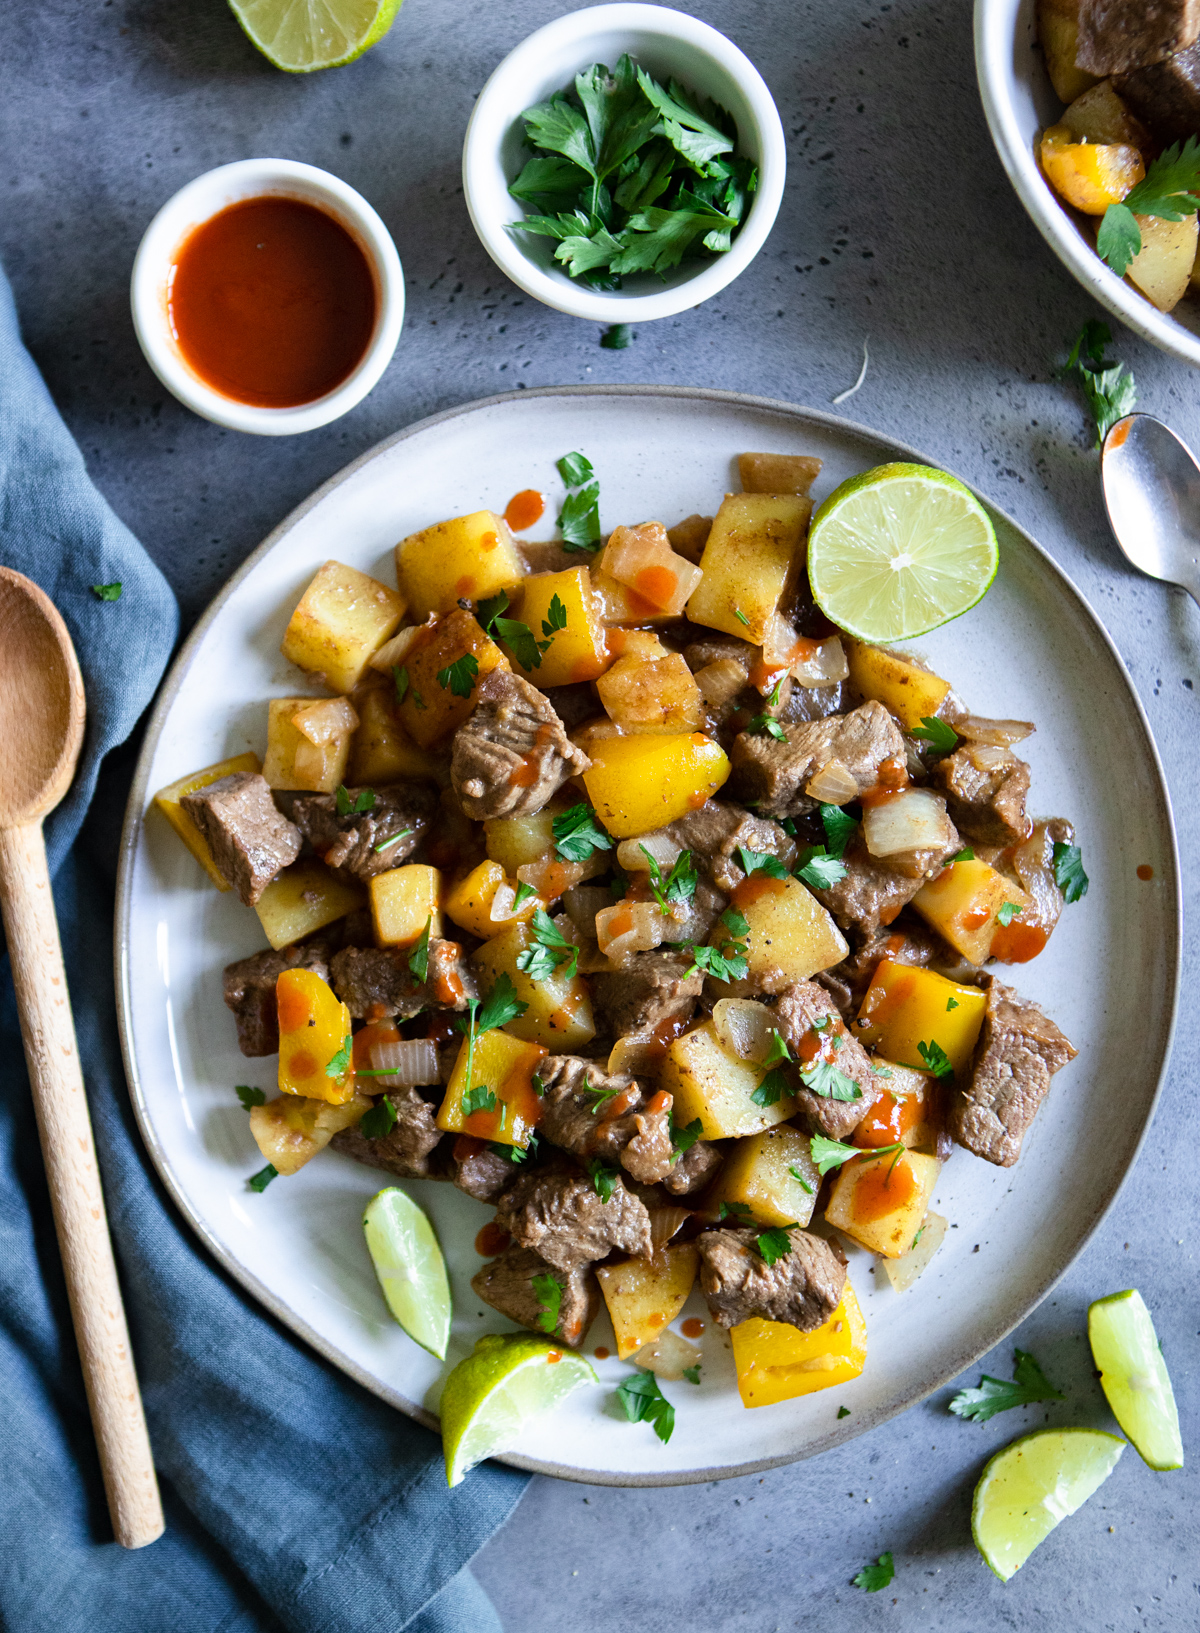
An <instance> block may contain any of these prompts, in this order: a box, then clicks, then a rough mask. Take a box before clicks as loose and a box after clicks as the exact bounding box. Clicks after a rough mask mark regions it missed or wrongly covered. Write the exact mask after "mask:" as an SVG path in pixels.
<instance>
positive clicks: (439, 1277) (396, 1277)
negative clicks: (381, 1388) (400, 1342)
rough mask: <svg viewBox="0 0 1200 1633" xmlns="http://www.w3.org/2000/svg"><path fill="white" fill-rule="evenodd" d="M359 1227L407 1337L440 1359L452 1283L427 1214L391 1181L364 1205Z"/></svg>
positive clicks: (443, 1353) (446, 1336) (443, 1354)
mask: <svg viewBox="0 0 1200 1633" xmlns="http://www.w3.org/2000/svg"><path fill="white" fill-rule="evenodd" d="M363 1230H364V1232H365V1233H366V1238H367V1251H368V1253H370V1255H371V1263H372V1264H373V1265H374V1266H375V1274H376V1275H377V1276H378V1277H379V1285H380V1287H381V1288H382V1289H383V1296H384V1298H385V1299H386V1301H387V1307H388V1309H389V1310H390V1311H391V1312H392V1314H393V1315H394V1316H395V1318H396V1320H397V1321H398V1322H399V1323H400V1325H401V1326H402V1327H403V1328H404V1330H405V1332H406V1333H407V1334H408V1336H409V1337H410V1338H412V1339H415V1341H416V1342H417V1343H418V1344H420V1346H421V1348H422V1349H427V1350H428V1351H429V1353H430V1354H431V1355H436V1356H437V1358H438V1360H439V1361H444V1360H445V1359H446V1342H447V1340H448V1339H449V1337H450V1283H449V1281H448V1280H447V1277H446V1261H445V1259H443V1258H442V1250H441V1248H440V1247H439V1246H438V1243H437V1237H436V1236H435V1235H434V1234H433V1226H432V1225H431V1224H430V1223H429V1219H428V1217H427V1215H426V1214H425V1213H424V1212H423V1210H422V1209H420V1208H418V1207H417V1204H416V1203H415V1202H414V1201H413V1199H412V1197H410V1196H406V1195H405V1193H404V1192H403V1191H401V1190H398V1189H397V1188H396V1186H394V1185H391V1186H389V1187H388V1189H387V1190H386V1191H380V1192H379V1193H378V1195H377V1196H373V1197H372V1198H371V1200H370V1201H369V1202H368V1203H367V1211H366V1212H365V1213H364V1214H363Z"/></svg>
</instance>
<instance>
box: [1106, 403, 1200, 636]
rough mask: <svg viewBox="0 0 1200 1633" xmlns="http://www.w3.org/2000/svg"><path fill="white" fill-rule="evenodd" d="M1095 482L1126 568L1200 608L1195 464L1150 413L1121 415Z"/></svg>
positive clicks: (1198, 474)
mask: <svg viewBox="0 0 1200 1633" xmlns="http://www.w3.org/2000/svg"><path fill="white" fill-rule="evenodd" d="M1100 475H1101V480H1102V481H1103V484H1104V503H1105V507H1106V508H1107V510H1108V520H1109V525H1110V526H1111V528H1112V530H1113V534H1114V536H1115V537H1116V541H1117V543H1118V544H1119V545H1120V547H1121V553H1122V554H1123V555H1124V557H1125V559H1126V561H1128V562H1129V563H1130V564H1131V565H1132V566H1134V567H1136V568H1137V569H1138V571H1139V572H1142V573H1147V574H1148V575H1149V576H1150V577H1151V578H1160V579H1162V580H1163V581H1164V582H1165V583H1167V584H1177V585H1178V586H1179V587H1180V589H1183V590H1186V591H1187V592H1188V594H1189V595H1190V596H1191V597H1192V599H1193V600H1194V601H1195V602H1197V603H1198V604H1200V464H1197V462H1196V456H1195V455H1194V454H1193V453H1192V450H1191V449H1190V448H1189V447H1188V446H1187V444H1186V443H1184V442H1181V441H1180V439H1179V438H1178V437H1177V436H1176V435H1175V433H1174V431H1172V430H1171V428H1170V426H1167V425H1164V424H1163V422H1162V421H1161V420H1156V419H1155V418H1154V416H1153V415H1152V414H1127V415H1126V416H1125V418H1124V419H1123V420H1118V421H1117V423H1116V424H1115V425H1114V426H1113V427H1112V428H1111V430H1110V431H1109V433H1108V435H1107V436H1106V437H1105V439H1104V448H1103V451H1102V452H1101V455H1100Z"/></svg>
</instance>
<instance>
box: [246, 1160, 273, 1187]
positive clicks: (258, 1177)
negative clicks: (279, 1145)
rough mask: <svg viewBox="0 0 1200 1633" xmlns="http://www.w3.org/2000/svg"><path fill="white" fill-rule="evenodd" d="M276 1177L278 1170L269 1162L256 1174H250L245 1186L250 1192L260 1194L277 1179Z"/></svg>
mask: <svg viewBox="0 0 1200 1633" xmlns="http://www.w3.org/2000/svg"><path fill="white" fill-rule="evenodd" d="M278 1176H279V1170H278V1168H276V1166H275V1164H274V1163H273V1162H269V1163H268V1164H267V1166H266V1167H265V1168H260V1169H259V1170H258V1173H257V1174H251V1175H250V1178H249V1179H248V1180H247V1181H246V1184H247V1185H248V1186H249V1188H250V1190H252V1191H260V1192H261V1191H265V1190H266V1188H267V1186H268V1185H269V1184H270V1183H271V1181H272V1180H273V1179H277V1178H278Z"/></svg>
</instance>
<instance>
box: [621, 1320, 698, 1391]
mask: <svg viewBox="0 0 1200 1633" xmlns="http://www.w3.org/2000/svg"><path fill="white" fill-rule="evenodd" d="M629 1360H630V1363H631V1365H633V1366H638V1367H645V1369H646V1371H647V1372H654V1373H657V1375H658V1376H659V1377H660V1378H666V1379H667V1380H668V1381H670V1380H671V1379H673V1378H674V1379H679V1378H682V1377H683V1374H684V1370H685V1369H686V1368H689V1367H694V1366H698V1365H699V1364H700V1350H699V1348H698V1347H697V1346H696V1345H695V1344H689V1343H688V1341H687V1339H686V1338H680V1336H679V1334H678V1333H676V1332H672V1331H671V1329H670V1327H667V1328H666V1330H665V1331H664V1332H662V1333H660V1335H659V1336H658V1337H657V1338H654V1339H652V1340H651V1341H650V1343H648V1344H643V1345H642V1347H641V1349H640V1350H638V1351H637V1352H636V1353H635V1354H633V1355H631V1356H630V1357H629Z"/></svg>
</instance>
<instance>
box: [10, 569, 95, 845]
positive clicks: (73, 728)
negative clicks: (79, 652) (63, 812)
mask: <svg viewBox="0 0 1200 1633" xmlns="http://www.w3.org/2000/svg"><path fill="white" fill-rule="evenodd" d="M83 727H84V702H83V677H82V675H81V674H80V673H79V660H78V659H77V658H76V656H75V649H74V647H73V646H72V645H71V637H70V635H69V634H68V633H67V626H66V625H65V624H64V623H63V621H62V617H61V615H60V613H59V611H58V608H57V607H56V606H55V605H54V603H53V602H52V601H51V600H50V598H49V596H48V595H46V594H45V593H44V592H43V591H42V590H39V589H38V587H37V585H36V584H33V583H31V582H30V580H29V579H27V578H23V577H22V575H21V574H20V573H14V572H13V571H12V570H11V568H8V567H0V741H2V742H3V743H4V744H5V774H4V777H3V779H0V828H13V827H17V826H18V825H20V824H22V823H26V822H36V821H38V820H39V819H40V818H42V817H44V816H46V815H47V814H48V813H49V812H50V811H52V810H53V809H54V807H55V806H56V805H57V804H58V803H59V801H60V800H61V799H62V797H63V795H64V794H65V793H66V791H67V789H68V788H69V787H70V784H71V778H72V777H73V776H74V775H75V766H76V764H77V762H78V760H79V750H80V748H81V747H82V746H83Z"/></svg>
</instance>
